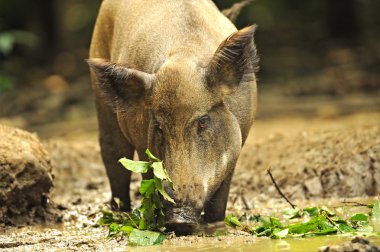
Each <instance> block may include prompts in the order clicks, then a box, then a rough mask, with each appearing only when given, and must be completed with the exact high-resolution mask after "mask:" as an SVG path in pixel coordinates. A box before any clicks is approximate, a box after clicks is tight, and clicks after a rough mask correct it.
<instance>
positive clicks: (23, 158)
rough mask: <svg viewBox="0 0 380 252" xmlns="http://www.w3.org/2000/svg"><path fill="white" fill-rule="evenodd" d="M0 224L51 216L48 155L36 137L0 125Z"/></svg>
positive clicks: (14, 223) (42, 218) (26, 222)
mask: <svg viewBox="0 0 380 252" xmlns="http://www.w3.org/2000/svg"><path fill="white" fill-rule="evenodd" d="M0 139H1V141H0V150H1V152H0V181H1V182H0V223H3V224H11V225H26V224H31V223H38V222H44V221H49V220H52V219H53V218H54V214H53V212H54V211H53V207H52V206H51V204H50V203H49V192H50V190H51V189H52V187H53V179H52V176H51V164H50V158H49V155H48V153H47V152H46V150H45V149H44V147H43V146H42V144H41V143H40V142H39V140H38V138H37V137H36V136H34V135H32V134H31V133H28V132H26V131H23V130H19V129H15V128H10V127H6V126H2V125H0Z"/></svg>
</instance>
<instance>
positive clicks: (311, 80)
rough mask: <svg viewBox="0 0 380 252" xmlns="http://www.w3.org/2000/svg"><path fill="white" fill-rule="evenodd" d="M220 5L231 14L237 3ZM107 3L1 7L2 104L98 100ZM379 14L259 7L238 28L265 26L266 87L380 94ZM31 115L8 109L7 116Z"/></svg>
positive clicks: (318, 4)
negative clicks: (100, 27) (99, 40)
mask: <svg viewBox="0 0 380 252" xmlns="http://www.w3.org/2000/svg"><path fill="white" fill-rule="evenodd" d="M215 2H216V4H217V5H218V7H219V8H220V9H224V8H228V7H230V6H231V5H232V4H233V3H234V2H236V1H234V0H223V1H222V0H215ZM100 4H101V0H65V1H62V0H34V1H30V0H18V1H9V0H0V99H2V98H4V97H12V95H11V94H12V93H13V94H14V93H17V92H19V90H28V92H30V93H31V92H32V90H44V91H46V92H48V93H52V94H62V93H65V92H71V93H78V95H77V97H76V99H79V100H80V99H82V97H83V95H86V96H91V92H90V91H89V86H90V85H89V74H88V67H87V65H86V63H85V61H84V59H86V58H87V57H88V47H89V43H90V39H91V34H92V29H93V27H94V23H95V19H96V16H97V12H98V9H99V6H100ZM379 10H380V1H379V0H308V1H305V0H291V1H279V0H256V1H254V2H253V3H252V4H250V5H249V6H247V7H246V8H245V9H244V10H243V12H242V14H241V15H240V16H239V18H238V20H237V26H238V27H239V28H241V27H244V26H246V25H250V24H252V23H256V24H258V26H259V29H258V31H257V34H256V43H257V47H258V50H259V54H260V56H261V63H260V66H261V70H260V73H259V80H260V84H261V85H264V86H271V87H275V88H282V89H284V88H285V89H284V90H287V91H285V92H287V93H288V94H291V95H311V94H328V95H341V94H347V93H352V92H359V91H360V92H373V91H376V92H378V91H379V89H380V71H379V70H380V15H379V14H378V11H379ZM70 90H71V91H70ZM73 90H74V91H73ZM84 92H85V93H84ZM8 94H9V95H8ZM30 96H32V95H30ZM13 97H15V96H14V95H13ZM36 97H38V96H36ZM17 99H18V98H17ZM30 99H31V98H30ZM66 100H67V99H66ZM73 101H74V102H75V99H71V100H70V99H69V101H68V102H69V103H70V102H73ZM51 102H52V103H54V102H57V101H55V100H54V101H51ZM28 106H34V105H30V104H29V105H28ZM36 106H37V105H36ZM25 109H26V108H25V107H23V108H19V109H17V106H16V107H15V106H11V107H10V108H6V107H4V106H3V108H1V109H0V115H3V116H4V115H11V114H15V113H17V112H20V111H22V110H25ZM29 109H31V108H30V107H29Z"/></svg>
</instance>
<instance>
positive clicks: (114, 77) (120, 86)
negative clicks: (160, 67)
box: [87, 59, 154, 109]
mask: <svg viewBox="0 0 380 252" xmlns="http://www.w3.org/2000/svg"><path fill="white" fill-rule="evenodd" d="M87 63H88V65H89V66H90V68H91V69H92V70H93V72H94V74H95V76H96V81H97V83H98V86H99V88H100V90H101V92H102V93H101V95H102V96H103V97H104V98H105V100H106V102H107V103H108V104H109V105H110V106H111V107H113V108H114V109H116V108H118V109H123V108H124V107H125V106H128V104H130V103H133V102H135V101H137V100H139V99H141V98H143V97H144V96H145V94H146V92H147V91H148V90H149V89H150V88H151V87H152V83H153V79H154V75H152V74H148V73H144V72H141V71H138V70H135V69H130V68H127V67H125V66H123V65H120V64H116V63H111V62H109V61H107V60H104V59H89V60H87Z"/></svg>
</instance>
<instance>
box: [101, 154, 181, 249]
mask: <svg viewBox="0 0 380 252" xmlns="http://www.w3.org/2000/svg"><path fill="white" fill-rule="evenodd" d="M145 153H146V154H147V155H148V158H149V161H133V160H130V159H127V158H122V159H120V160H119V162H120V163H121V164H122V165H123V166H124V167H125V168H126V169H127V170H130V171H132V172H136V173H147V172H149V170H151V171H152V172H153V178H152V179H144V180H142V181H141V184H140V189H139V191H140V194H141V197H142V199H141V204H140V206H139V207H138V208H136V209H134V210H133V211H132V213H126V212H111V211H104V212H103V217H102V218H101V219H100V221H99V224H100V225H102V226H108V227H109V233H108V237H116V236H119V235H124V236H126V237H127V238H128V241H129V244H130V245H140V246H148V245H156V244H161V243H162V241H163V240H164V239H165V238H166V235H165V234H164V233H163V232H164V230H165V228H164V219H165V215H164V211H163V199H166V200H167V201H169V202H171V203H172V204H175V202H174V200H173V199H172V198H171V197H170V196H169V195H168V194H167V192H166V191H165V189H164V183H167V184H168V185H169V186H170V187H171V188H172V189H173V190H174V187H173V182H172V181H171V180H170V178H169V176H168V174H167V172H166V169H165V167H164V164H163V162H162V161H161V160H159V159H158V158H156V157H155V156H153V154H152V153H151V152H150V151H149V150H146V152H145ZM116 202H120V201H119V200H117V199H116Z"/></svg>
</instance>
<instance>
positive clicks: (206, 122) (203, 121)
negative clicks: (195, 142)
mask: <svg viewBox="0 0 380 252" xmlns="http://www.w3.org/2000/svg"><path fill="white" fill-rule="evenodd" d="M208 127H210V117H209V116H208V115H204V116H202V117H201V118H199V119H198V132H202V131H204V130H205V129H207V128H208Z"/></svg>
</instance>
